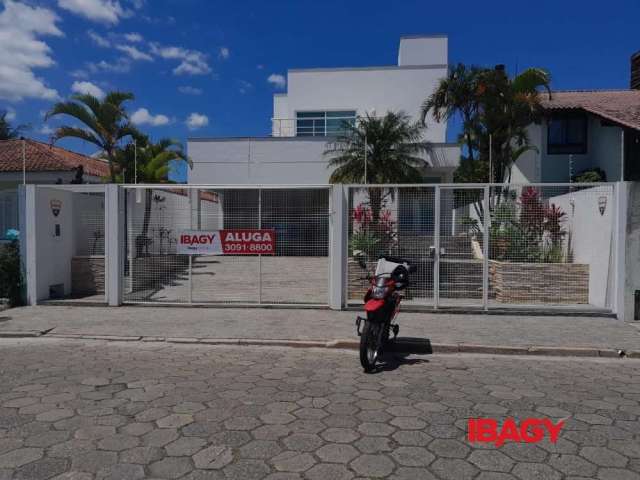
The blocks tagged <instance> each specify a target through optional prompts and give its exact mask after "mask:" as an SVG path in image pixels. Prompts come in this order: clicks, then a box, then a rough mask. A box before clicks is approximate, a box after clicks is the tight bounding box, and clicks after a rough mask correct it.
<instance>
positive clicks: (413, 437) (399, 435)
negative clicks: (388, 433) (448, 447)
mask: <svg viewBox="0 0 640 480" xmlns="http://www.w3.org/2000/svg"><path fill="white" fill-rule="evenodd" d="M392 437H393V439H394V440H395V441H396V442H397V443H398V444H400V445H407V446H414V447H424V446H426V445H427V444H429V443H430V442H431V441H432V440H433V438H432V437H430V436H429V435H427V434H426V433H424V432H421V431H415V430H414V431H404V430H403V431H399V432H396V433H394V434H393V435H392Z"/></svg>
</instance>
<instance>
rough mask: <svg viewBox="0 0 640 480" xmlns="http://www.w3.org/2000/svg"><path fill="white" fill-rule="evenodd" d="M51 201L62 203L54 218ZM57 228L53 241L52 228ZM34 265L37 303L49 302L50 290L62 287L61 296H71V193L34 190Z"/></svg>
mask: <svg viewBox="0 0 640 480" xmlns="http://www.w3.org/2000/svg"><path fill="white" fill-rule="evenodd" d="M51 200H59V201H61V202H62V208H61V210H60V213H59V215H58V216H57V217H55V216H54V215H53V212H52V210H51ZM56 224H59V225H60V237H56V236H55V235H54V233H55V225H56ZM35 234H36V260H35V262H36V265H37V284H36V292H37V299H38V300H44V299H48V298H49V286H50V285H55V284H60V283H62V284H64V293H65V295H68V294H70V293H71V257H72V256H73V255H74V237H75V230H74V225H73V193H71V192H68V191H63V190H56V189H53V188H38V189H37V190H36V231H35Z"/></svg>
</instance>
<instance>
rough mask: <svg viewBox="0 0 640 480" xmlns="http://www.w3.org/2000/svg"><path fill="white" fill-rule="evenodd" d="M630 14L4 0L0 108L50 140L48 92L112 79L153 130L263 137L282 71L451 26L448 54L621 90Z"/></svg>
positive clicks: (462, 0) (589, 5)
mask: <svg viewBox="0 0 640 480" xmlns="http://www.w3.org/2000/svg"><path fill="white" fill-rule="evenodd" d="M533 6H535V8H534V7H533ZM638 19H640V2H638V0H609V1H608V2H606V3H604V2H601V1H594V0H587V1H573V0H566V1H557V0H555V1H548V0H541V1H538V2H535V4H531V3H522V2H514V1H505V0H498V1H491V2H477V1H468V0H459V1H457V2H434V1H425V0H420V1H417V0H398V1H395V2H390V1H388V0H386V1H378V0H367V1H361V0H355V1H354V0H351V1H344V0H341V1H338V0H323V1H321V2H320V1H318V0H314V1H307V0H298V1H278V0H273V1H264V0H236V1H233V2H231V1H224V2H221V1H213V0H48V1H38V0H29V1H27V2H18V1H14V0H0V109H8V110H9V112H10V115H11V117H12V118H14V121H15V122H16V123H28V124H30V125H31V130H30V131H29V132H28V135H29V136H32V137H35V138H38V139H42V140H45V139H48V132H49V131H50V130H51V129H52V128H55V126H56V125H58V124H59V123H60V121H57V120H52V121H50V122H49V124H44V123H43V120H42V112H43V111H46V110H47V109H48V108H50V106H51V105H52V102H53V101H54V100H55V99H56V98H65V97H68V96H69V95H70V94H72V92H73V91H74V90H76V91H78V90H87V89H91V90H92V91H95V92H97V93H99V92H100V91H107V90H111V89H119V90H125V91H131V92H133V93H134V94H135V95H136V99H135V101H134V102H131V104H130V105H129V110H130V112H131V114H132V115H134V117H133V118H134V119H136V120H137V121H138V122H139V124H140V128H141V129H143V130H144V131H145V132H147V133H148V134H150V135H151V136H152V137H153V138H156V139H157V138H161V137H167V136H168V137H172V138H177V139H179V140H182V141H186V138H187V137H189V136H196V137H201V136H242V135H265V134H267V133H268V132H269V131H270V118H271V113H272V95H273V93H275V92H278V91H284V90H285V89H286V86H284V85H282V80H283V77H281V76H284V78H286V71H287V69H288V68H304V67H331V66H368V65H392V64H394V63H395V62H396V61H397V48H398V42H399V37H400V36H401V35H403V34H417V33H439V34H447V35H448V36H449V61H450V63H456V62H464V63H469V64H478V65H488V66H490V65H494V64H496V63H504V64H506V65H507V68H508V69H509V70H510V71H511V72H513V71H514V70H516V68H517V69H520V70H521V69H523V68H526V67H529V66H538V67H544V68H547V69H548V70H549V71H550V72H551V74H552V78H553V84H552V87H553V88H554V89H602V88H613V89H620V88H628V83H629V56H630V55H631V53H633V52H634V51H637V50H640V36H639V35H638ZM7 67H8V68H7ZM3 69H4V70H3ZM3 72H4V73H3ZM269 79H271V81H270V80H269ZM74 84H75V86H74ZM96 87H97V90H96ZM189 120H191V121H189ZM449 135H450V137H451V139H454V138H455V135H456V132H455V128H452V129H450V132H449ZM62 145H63V146H66V147H69V148H73V149H76V150H79V151H83V152H92V148H90V147H88V146H87V145H83V144H81V143H80V142H75V141H63V142H62Z"/></svg>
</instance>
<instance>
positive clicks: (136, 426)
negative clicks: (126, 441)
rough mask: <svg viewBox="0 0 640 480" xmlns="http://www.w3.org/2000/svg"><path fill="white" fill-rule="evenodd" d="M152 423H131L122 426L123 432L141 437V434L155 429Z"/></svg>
mask: <svg viewBox="0 0 640 480" xmlns="http://www.w3.org/2000/svg"><path fill="white" fill-rule="evenodd" d="M153 428H154V427H153V424H152V423H138V422H135V423H129V424H127V425H125V426H124V427H122V433H124V434H126V435H132V436H134V437H139V436H141V435H145V434H147V433H149V432H150V431H151V430H153Z"/></svg>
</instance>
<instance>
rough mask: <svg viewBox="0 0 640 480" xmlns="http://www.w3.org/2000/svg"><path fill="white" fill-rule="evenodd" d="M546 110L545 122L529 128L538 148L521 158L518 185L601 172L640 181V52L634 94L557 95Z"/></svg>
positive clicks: (515, 176)
mask: <svg viewBox="0 0 640 480" xmlns="http://www.w3.org/2000/svg"><path fill="white" fill-rule="evenodd" d="M542 107H543V108H544V113H545V115H544V118H543V120H542V121H541V122H540V123H539V124H535V125H531V126H530V127H529V139H530V141H531V143H532V144H533V145H534V146H535V147H536V149H535V150H532V151H529V152H527V153H526V154H524V155H522V156H521V157H520V159H518V161H517V162H516V164H515V165H514V167H513V170H512V176H511V181H512V182H513V183H527V182H532V183H535V182H568V181H570V180H571V179H572V178H573V177H575V176H576V175H578V174H580V173H581V172H584V171H585V170H591V169H595V168H598V169H600V170H602V171H603V172H604V173H605V175H606V180H607V181H618V180H636V181H637V180H640V52H638V53H636V54H635V55H633V56H632V57H631V88H630V89H629V90H596V91H557V92H552V94H551V95H550V96H549V95H547V94H545V95H544V96H543V98H542ZM623 173H624V175H623Z"/></svg>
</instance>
